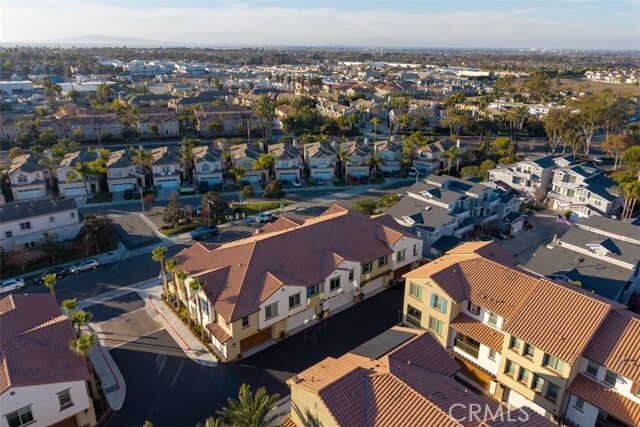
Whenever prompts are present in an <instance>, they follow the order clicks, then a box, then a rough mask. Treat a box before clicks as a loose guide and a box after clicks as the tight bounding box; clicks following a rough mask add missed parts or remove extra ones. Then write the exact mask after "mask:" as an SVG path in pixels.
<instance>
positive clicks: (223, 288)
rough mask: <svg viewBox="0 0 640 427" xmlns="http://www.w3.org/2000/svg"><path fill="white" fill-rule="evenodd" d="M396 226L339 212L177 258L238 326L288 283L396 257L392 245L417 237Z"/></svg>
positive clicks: (305, 281)
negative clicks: (348, 265)
mask: <svg viewBox="0 0 640 427" xmlns="http://www.w3.org/2000/svg"><path fill="white" fill-rule="evenodd" d="M395 227H397V228H395V229H392V228H390V227H389V226H387V225H382V224H380V223H379V222H378V221H372V220H371V219H370V218H368V217H367V216H365V215H362V214H359V213H357V212H353V211H350V210H347V209H344V208H340V207H333V208H330V209H329V212H327V213H325V214H323V215H321V216H320V217H317V218H314V219H310V220H308V221H305V222H304V224H302V225H301V226H298V227H296V228H288V227H286V228H285V227H283V229H281V230H273V229H272V230H269V232H267V233H260V234H256V235H253V236H251V237H248V238H246V239H241V240H237V241H234V242H229V243H225V244H223V245H220V246H215V245H203V244H200V243H196V244H194V245H193V246H191V247H190V248H188V249H184V250H182V251H181V252H179V253H178V254H177V255H176V258H177V260H178V264H179V268H181V269H184V270H185V271H187V272H188V274H189V276H191V277H195V276H198V277H199V278H200V280H201V282H202V283H203V285H204V288H205V293H206V295H207V297H208V298H209V299H210V301H211V303H213V304H214V307H215V309H216V310H217V311H218V312H219V313H220V315H221V316H222V317H223V318H224V319H226V320H228V321H231V322H233V321H235V320H237V319H240V318H242V317H245V316H247V315H249V314H251V313H254V312H255V311H257V310H258V309H259V305H260V304H261V303H262V302H263V301H264V300H265V299H266V298H267V297H268V296H269V295H270V292H271V293H272V292H274V291H275V290H276V289H278V287H279V286H281V285H282V284H285V283H286V284H288V285H298V286H311V285H314V284H316V283H318V282H320V281H321V280H324V279H325V278H326V277H327V276H328V275H329V274H330V273H331V272H333V271H334V270H335V269H336V267H337V265H338V264H339V263H340V262H341V261H342V260H353V261H357V262H368V261H372V260H376V259H378V258H380V257H383V256H385V255H390V254H391V253H392V249H391V248H390V246H389V242H394V241H397V239H398V238H403V237H404V236H406V237H412V235H411V234H409V233H405V232H403V231H401V230H399V226H395ZM302 255H304V256H302ZM268 274H269V276H268ZM278 282H282V283H278Z"/></svg>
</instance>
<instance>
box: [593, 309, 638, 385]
mask: <svg viewBox="0 0 640 427" xmlns="http://www.w3.org/2000/svg"><path fill="white" fill-rule="evenodd" d="M583 356H584V357H586V358H588V359H591V360H593V361H595V362H598V363H599V364H601V365H603V366H605V367H606V368H607V369H609V370H611V371H613V372H616V373H618V374H620V375H622V376H624V377H625V378H629V379H630V380H631V381H634V382H635V383H640V316H638V315H637V314H634V313H632V312H630V311H627V310H624V311H612V312H610V313H609V315H608V316H607V318H606V319H605V320H604V322H603V323H602V326H601V327H600V329H599V330H598V332H597V333H596V334H595V335H594V336H593V338H592V339H591V342H590V343H589V345H588V346H587V348H586V349H585V351H584V354H583Z"/></svg>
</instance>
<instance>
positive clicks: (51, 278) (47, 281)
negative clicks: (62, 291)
mask: <svg viewBox="0 0 640 427" xmlns="http://www.w3.org/2000/svg"><path fill="white" fill-rule="evenodd" d="M42 283H43V284H44V286H45V288H47V289H49V291H50V292H51V295H53V296H54V298H55V296H56V289H55V288H56V284H57V283H58V276H57V275H56V274H55V273H53V274H45V275H44V276H42Z"/></svg>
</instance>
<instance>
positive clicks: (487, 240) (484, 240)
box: [479, 236, 495, 242]
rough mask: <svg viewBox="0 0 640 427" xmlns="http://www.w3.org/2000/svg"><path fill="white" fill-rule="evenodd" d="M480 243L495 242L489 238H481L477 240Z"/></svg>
mask: <svg viewBox="0 0 640 427" xmlns="http://www.w3.org/2000/svg"><path fill="white" fill-rule="evenodd" d="M479 240H480V241H481V242H495V240H493V239H492V238H491V237H489V236H481V237H480V239H479Z"/></svg>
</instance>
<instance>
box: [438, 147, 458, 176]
mask: <svg viewBox="0 0 640 427" xmlns="http://www.w3.org/2000/svg"><path fill="white" fill-rule="evenodd" d="M440 157H441V158H443V159H447V173H448V174H451V165H452V164H453V162H456V171H459V170H460V160H461V159H462V157H463V153H462V150H461V149H460V148H458V147H456V146H453V147H450V148H449V149H448V150H447V151H445V152H444V153H442V154H441V155H440Z"/></svg>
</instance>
